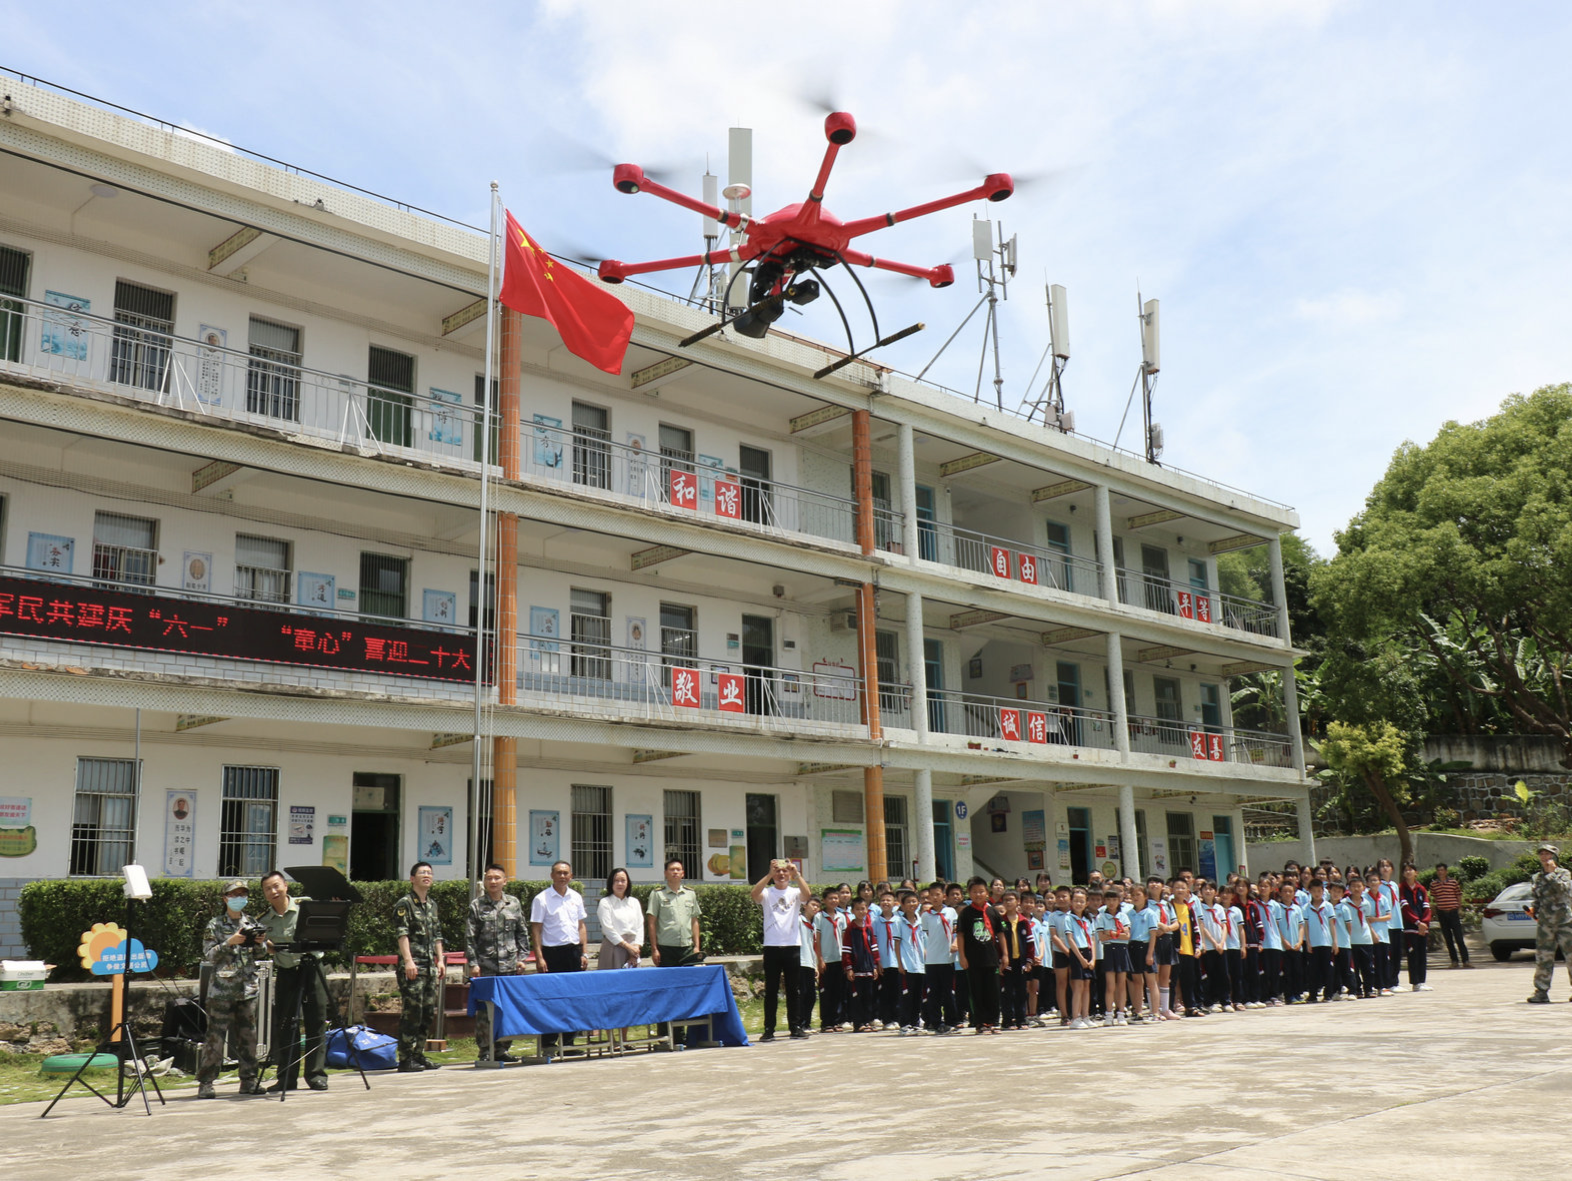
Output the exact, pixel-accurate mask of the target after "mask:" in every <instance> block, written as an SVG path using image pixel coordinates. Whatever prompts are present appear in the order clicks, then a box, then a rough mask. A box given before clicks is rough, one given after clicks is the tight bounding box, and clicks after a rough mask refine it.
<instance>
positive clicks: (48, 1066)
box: [39, 1054, 120, 1074]
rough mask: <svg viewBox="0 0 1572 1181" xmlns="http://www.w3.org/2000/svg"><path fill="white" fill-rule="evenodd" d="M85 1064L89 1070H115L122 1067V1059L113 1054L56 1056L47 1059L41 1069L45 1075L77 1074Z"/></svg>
mask: <svg viewBox="0 0 1572 1181" xmlns="http://www.w3.org/2000/svg"><path fill="white" fill-rule="evenodd" d="M89 1058H91V1059H92V1061H88V1059H89ZM84 1062H85V1063H87V1069H89V1070H114V1069H115V1068H116V1067H118V1066H119V1065H120V1059H119V1058H117V1057H116V1056H115V1055H113V1054H54V1055H51V1056H50V1057H48V1058H45V1059H44V1064H43V1065H42V1066H40V1067H39V1069H40V1070H42V1071H43V1072H44V1073H45V1074H75V1073H76V1072H77V1071H78V1070H81V1069H82V1064H83V1063H84Z"/></svg>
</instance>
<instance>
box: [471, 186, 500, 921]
mask: <svg viewBox="0 0 1572 1181" xmlns="http://www.w3.org/2000/svg"><path fill="white" fill-rule="evenodd" d="M497 202H498V193H497V182H496V181H492V182H491V223H490V225H491V229H490V235H491V236H490V242H489V244H488V247H487V256H488V257H487V260H486V369H485V376H484V377H482V378H481V387H480V391H481V392H480V545H479V547H478V551H477V553H478V561H479V567H478V569H477V570H476V572H475V599H476V602H475V738H474V742H473V743H472V745H473V747H474V749H473V751H472V752H471V755H470V776H469V801H468V804H467V805H466V807H465V812H464V816H465V825H464V827H465V829H466V832H465V852H464V872H465V873H466V874H468V875H469V894H470V899H471V901H473V900H474V898H475V897H476V895H477V894H478V892H479V889H480V885H479V882H480V877H479V875H478V874H476V872H475V850H476V847H477V846H476V843H475V832H476V817H475V813H476V810H477V805H478V803H479V800H480V772H481V751H480V742H481V730H482V729H483V728H484V727H483V716H482V715H483V710H484V708H485V687H486V678H485V667H486V641H485V636H486V533H487V524H486V523H487V520H488V516H487V514H488V511H489V508H490V506H489V505H488V503H487V500H488V497H487V491H488V489H489V487H490V483H491V481H490V480H489V478H488V476H489V473H490V471H491V382H492V364H493V350H494V348H495V341H496V328H497V299H496V295H497Z"/></svg>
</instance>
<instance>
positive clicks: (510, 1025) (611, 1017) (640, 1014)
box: [469, 965, 748, 1046]
mask: <svg viewBox="0 0 1572 1181" xmlns="http://www.w3.org/2000/svg"><path fill="white" fill-rule="evenodd" d="M488 1002H489V1003H490V1004H492V1005H494V1006H495V1010H494V1024H493V1025H492V1029H493V1030H495V1033H494V1035H493V1036H495V1037H499V1038H501V1037H519V1036H522V1035H525V1034H537V1033H572V1032H574V1031H577V1030H581V1029H622V1028H625V1027H626V1026H630V1025H649V1024H652V1023H654V1022H657V1021H681V1020H683V1019H684V1018H688V1017H710V1018H711V1019H712V1028H713V1030H714V1038H715V1040H716V1041H718V1042H720V1043H721V1044H722V1045H723V1046H746V1045H747V1044H748V1035H747V1033H746V1032H745V1031H744V1030H743V1028H742V1014H741V1013H739V1012H738V1011H737V998H736V997H734V996H733V995H732V992H731V983H730V981H729V980H728V979H727V977H726V969H724V968H722V967H719V966H716V965H702V966H699V967H693V968H625V969H620V970H617V971H611V972H548V973H545V974H541V973H539V972H531V973H529V974H528V975H526V976H479V977H477V978H476V979H474V980H472V981H470V985H469V1011H470V1013H471V1014H472V1015H473V1014H474V1013H475V1012H476V1010H477V1009H478V1008H479V1007H480V1006H481V1005H483V1004H486V1003H488Z"/></svg>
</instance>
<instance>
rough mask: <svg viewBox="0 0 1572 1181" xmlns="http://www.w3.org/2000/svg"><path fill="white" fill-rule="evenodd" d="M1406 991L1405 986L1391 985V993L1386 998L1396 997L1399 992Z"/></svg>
mask: <svg viewBox="0 0 1572 1181" xmlns="http://www.w3.org/2000/svg"><path fill="white" fill-rule="evenodd" d="M1407 991H1408V988H1407V986H1405V985H1402V984H1394V985H1392V989H1391V991H1390V992H1389V993H1388V994H1387V995H1388V996H1396V995H1397V994H1398V993H1400V992H1407Z"/></svg>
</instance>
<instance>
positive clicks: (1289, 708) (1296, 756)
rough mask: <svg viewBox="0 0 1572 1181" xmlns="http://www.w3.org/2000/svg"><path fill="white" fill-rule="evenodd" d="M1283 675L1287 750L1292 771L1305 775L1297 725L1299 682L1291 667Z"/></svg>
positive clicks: (1302, 734) (1303, 748)
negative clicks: (1290, 759)
mask: <svg viewBox="0 0 1572 1181" xmlns="http://www.w3.org/2000/svg"><path fill="white" fill-rule="evenodd" d="M1282 673H1283V717H1284V718H1285V719H1286V720H1287V723H1288V748H1289V752H1290V754H1291V755H1292V756H1293V760H1294V770H1295V771H1298V772H1299V774H1301V775H1303V774H1304V773H1305V736H1304V732H1303V730H1302V729H1301V727H1300V724H1299V682H1298V680H1297V679H1296V678H1295V676H1294V669H1293V666H1292V665H1289V666H1288V667H1287V668H1285V669H1283V670H1282Z"/></svg>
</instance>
